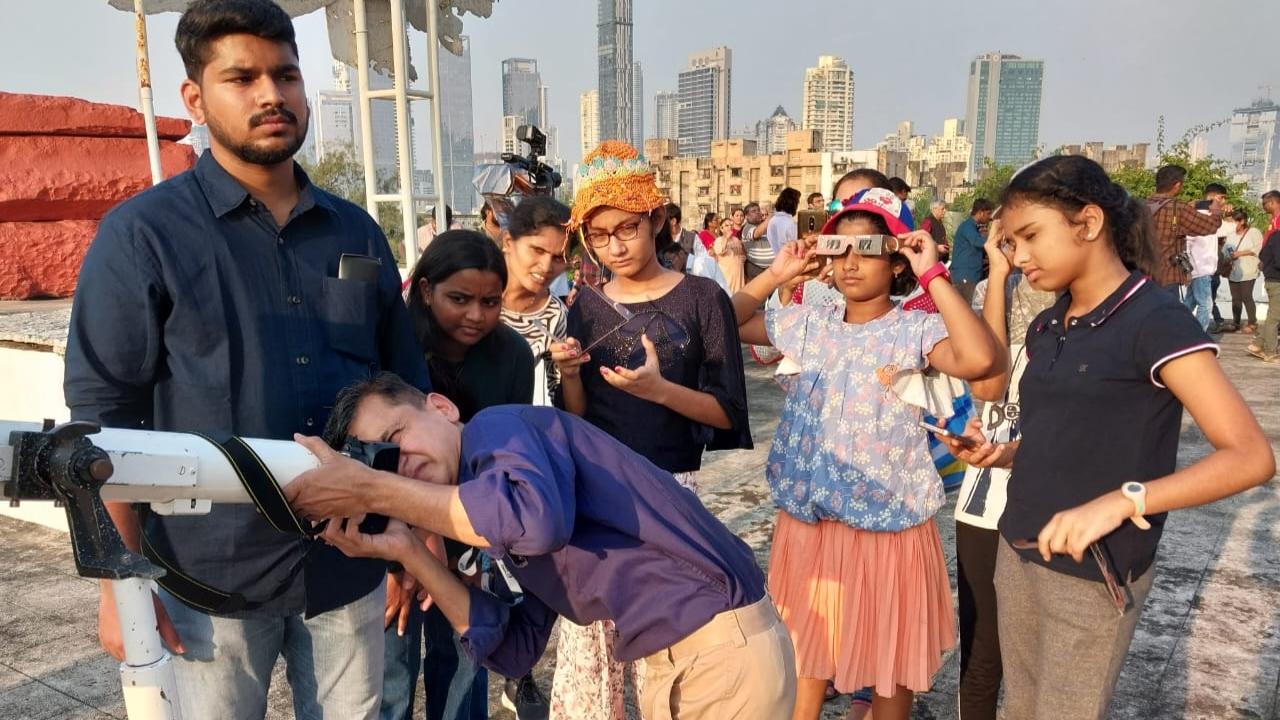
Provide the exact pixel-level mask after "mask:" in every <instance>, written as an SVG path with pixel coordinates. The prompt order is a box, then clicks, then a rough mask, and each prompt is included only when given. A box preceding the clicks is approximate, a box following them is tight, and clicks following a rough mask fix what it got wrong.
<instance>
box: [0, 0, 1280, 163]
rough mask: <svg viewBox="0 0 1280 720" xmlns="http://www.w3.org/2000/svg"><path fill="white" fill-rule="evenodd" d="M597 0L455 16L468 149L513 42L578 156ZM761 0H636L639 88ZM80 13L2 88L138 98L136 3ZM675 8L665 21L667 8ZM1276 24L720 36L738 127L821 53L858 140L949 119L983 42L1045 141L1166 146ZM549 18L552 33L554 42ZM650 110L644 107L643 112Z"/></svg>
mask: <svg viewBox="0 0 1280 720" xmlns="http://www.w3.org/2000/svg"><path fill="white" fill-rule="evenodd" d="M597 7H598V0H558V2H557V6H556V11H555V12H547V11H546V9H545V8H544V7H543V6H542V5H540V4H530V3H502V4H499V5H496V6H495V8H494V14H493V16H492V17H491V18H487V19H481V18H476V17H475V16H471V15H468V16H466V18H465V19H464V23H465V25H464V27H465V29H466V33H467V34H468V35H469V36H471V55H472V62H471V67H472V75H473V83H472V87H473V96H474V134H473V135H474V149H475V150H476V151H491V150H493V149H494V148H495V146H496V145H497V142H498V138H499V129H500V126H501V88H500V85H501V74H500V72H499V66H500V61H501V60H502V59H504V58H507V57H520V56H524V57H536V58H538V59H539V63H540V70H541V72H542V74H543V77H544V79H545V82H546V84H548V85H551V86H552V87H554V88H555V89H556V92H555V93H554V95H553V104H552V107H551V111H550V115H551V118H550V120H551V124H552V125H555V126H557V127H560V128H562V138H561V148H562V154H563V155H564V156H565V159H566V160H567V161H568V162H570V163H572V162H575V161H576V160H577V159H578V158H579V152H578V151H579V142H578V138H576V137H572V136H573V135H576V133H574V132H573V131H572V130H569V131H568V132H564V130H563V129H565V128H574V127H575V126H576V125H577V124H578V117H577V112H578V107H577V105H576V103H575V101H576V100H577V99H578V98H579V96H580V94H581V93H582V92H583V91H586V90H590V89H593V88H595V87H596V85H597V83H598V74H597V67H596V65H597V64H596V62H593V60H594V58H593V57H591V56H592V55H593V50H595V49H596V47H595V46H596V41H597V32H596V31H597V20H598V17H597V12H596V11H597ZM770 7H771V6H767V5H765V4H764V3H761V2H754V1H753V0H743V1H742V2H730V1H728V0H704V2H699V3H696V4H690V3H677V2H674V1H673V0H653V1H652V2H646V3H643V4H640V5H638V6H636V7H635V8H634V18H633V25H634V29H635V34H634V58H633V60H634V61H640V62H642V63H643V65H644V74H645V75H646V76H647V77H646V78H645V80H646V81H647V82H646V83H645V84H646V85H647V86H648V87H649V88H653V89H658V88H664V89H668V90H671V89H673V88H674V86H675V82H676V78H677V76H678V73H679V71H680V70H681V69H683V67H684V66H685V63H686V61H687V58H688V55H689V54H690V53H691V52H694V51H696V50H698V49H700V48H705V47H707V45H708V44H709V43H708V39H707V37H706V28H708V27H712V26H717V25H718V26H723V24H724V23H725V22H728V23H729V24H730V26H733V27H738V26H742V27H744V28H750V27H751V26H752V24H756V25H758V26H759V28H760V29H761V32H764V30H765V29H766V28H768V27H769V26H770V25H769V23H770V19H771V18H772V12H771V10H770V9H769V8H770ZM840 8H841V6H840V5H839V4H837V3H831V2H799V3H795V4H794V6H792V7H789V13H793V14H795V15H796V16H797V17H805V16H811V17H815V18H818V17H827V16H830V14H831V13H832V12H838V11H839V10H840ZM78 13H79V14H78V15H77V18H78V20H79V21H78V22H77V23H73V24H66V23H62V24H60V25H59V26H60V27H62V33H63V35H62V36H61V37H62V38H63V39H64V40H65V42H61V43H57V44H51V43H48V42H47V39H42V37H41V36H42V33H40V32H32V31H31V30H32V29H34V28H39V27H51V26H53V25H54V24H57V21H58V11H57V10H56V9H55V8H54V7H52V6H49V5H46V4H43V3H27V4H20V5H15V6H14V7H13V8H10V12H9V14H8V16H7V19H8V20H9V21H10V22H8V23H7V24H6V29H5V30H0V37H3V38H4V39H5V40H6V42H5V43H0V62H4V63H5V65H6V66H8V67H22V68H26V67H38V68H39V70H38V71H29V72H22V73H16V72H14V73H7V74H6V76H5V78H4V79H3V80H0V90H9V91H18V92H38V93H46V94H66V95H73V96H77V97H83V98H86V99H89V100H95V101H102V102H115V103H120V104H125V105H130V106H136V97H137V90H136V75H135V74H134V58H133V42H132V40H133V26H132V16H131V15H130V14H129V13H122V12H119V11H117V10H114V9H111V8H109V7H107V6H106V5H105V4H102V5H101V6H99V5H96V4H89V5H86V6H84V7H83V8H78ZM177 18H178V15H177V14H176V13H164V14H160V15H155V16H151V17H149V19H148V26H149V33H150V38H151V69H152V75H153V83H154V87H155V97H156V108H157V112H159V113H161V114H164V115H170V116H177V117H183V116H185V111H184V110H183V108H182V105H181V101H180V97H179V95H178V92H177V90H178V85H179V83H180V81H181V79H182V67H181V63H180V61H179V60H178V58H177V53H176V51H175V50H174V48H173V45H172V41H171V38H172V33H173V29H174V26H175V25H176V22H177ZM673 18H675V19H676V20H677V21H676V22H672V19H673ZM1190 18H1195V21H1194V23H1195V28H1196V29H1197V30H1198V31H1199V32H1200V33H1203V34H1212V33H1217V34H1219V35H1221V36H1224V37H1232V38H1233V47H1234V48H1236V50H1235V51H1233V56H1232V60H1231V71H1230V72H1225V73H1224V72H1221V71H1220V69H1219V68H1218V67H1216V66H1215V64H1214V63H1206V62H1204V61H1203V57H1202V54H1197V53H1190V52H1172V53H1170V52H1168V45H1167V41H1166V40H1165V38H1168V37H1173V36H1177V35H1178V34H1179V33H1185V31H1186V30H1187V29H1188V28H1189V27H1191V25H1190V24H1189V23H1190V22H1191V20H1190ZM996 19H999V22H998V23H995V22H994V21H995V20H996ZM1277 24H1280V5H1277V4H1274V3H1269V4H1261V5H1259V4H1256V3H1253V4H1251V3H1248V2H1239V1H1233V0H1227V1H1226V2H1224V3H1222V5H1221V7H1220V8H1218V9H1217V10H1216V11H1215V12H1213V13H1204V12H1202V11H1201V8H1200V6H1199V5H1198V4H1196V3H1194V2H1191V0H1173V1H1172V2H1170V3H1167V4H1166V7H1165V11H1164V12H1162V13H1156V14H1151V13H1147V12H1143V11H1141V10H1140V9H1137V8H1129V7H1126V6H1123V5H1116V4H1115V3H1104V2H1101V0H1082V2H1080V3H1076V4H1073V5H1072V6H1071V7H1070V8H1058V7H1056V6H1037V7H1035V8H1034V9H1028V8H1027V6H1025V4H1023V3H1018V2H1015V1H1014V0H995V1H991V2H981V3H977V4H975V5H974V6H973V7H971V8H967V9H966V11H965V12H956V13H947V14H945V15H944V16H942V17H940V18H939V21H938V22H931V23H920V24H918V25H915V26H913V30H912V33H913V34H912V43H911V47H912V50H911V51H910V54H909V55H910V57H909V59H905V58H904V59H903V60H902V61H900V62H897V63H894V64H893V71H892V72H886V71H884V70H883V69H881V68H883V67H885V66H886V64H885V60H886V58H892V57H896V56H898V55H901V54H902V53H903V52H904V50H903V47H904V46H903V44H902V38H901V37H896V36H895V35H894V34H893V33H889V32H880V31H876V30H875V28H877V27H880V28H890V27H898V26H900V25H901V20H900V17H899V13H898V11H895V10H894V9H892V8H882V7H879V6H869V7H868V8H866V9H865V12H864V13H863V14H862V15H860V18H859V22H858V23H826V24H819V25H817V26H816V27H817V28H818V29H817V30H815V31H813V32H809V33H807V34H806V35H805V36H804V42H803V43H801V42H795V43H781V44H778V45H776V46H771V47H770V50H769V52H767V53H766V52H761V51H760V50H759V48H758V47H754V46H752V45H751V44H750V42H749V41H748V40H747V39H745V38H746V37H748V36H749V35H750V33H749V31H746V30H744V32H742V33H740V36H741V38H742V39H739V37H727V38H725V40H726V41H727V43H728V45H729V47H730V48H731V49H739V50H741V52H740V53H737V57H735V58H734V60H735V67H734V79H733V88H732V93H733V96H734V103H733V108H732V113H733V117H734V118H737V124H739V125H742V124H744V123H745V122H747V121H750V122H754V121H756V120H759V119H762V118H766V117H768V116H769V113H770V112H771V111H772V110H773V109H774V108H776V107H777V106H778V105H782V106H783V107H785V108H795V109H796V110H795V112H796V118H797V119H799V116H800V115H801V112H800V111H799V108H801V105H802V103H801V100H802V93H803V87H802V84H803V83H802V80H803V73H804V70H805V68H807V67H811V66H813V65H814V63H815V59H816V58H817V57H818V56H819V55H820V54H834V55H837V56H839V57H843V58H844V59H845V60H846V61H847V62H848V64H849V67H850V68H851V69H852V70H853V71H854V73H855V74H856V75H857V85H858V87H857V112H856V115H857V128H858V131H857V145H858V146H859V147H868V146H870V145H872V144H873V141H874V139H875V138H879V137H882V136H883V135H885V134H886V133H888V132H891V131H892V130H893V128H894V127H895V126H896V124H897V123H898V122H899V121H901V120H903V119H911V120H913V121H915V123H916V125H917V127H919V128H920V129H921V131H923V132H926V133H927V134H935V133H938V132H939V131H940V130H941V129H942V123H943V121H944V120H945V119H946V118H948V117H961V116H963V114H964V111H965V101H966V98H965V93H966V89H967V70H968V67H969V63H970V62H971V61H972V60H973V58H974V57H976V56H978V55H980V54H983V53H986V52H990V51H993V50H997V49H998V50H1003V51H1006V52H1011V53H1014V54H1020V55H1023V56H1024V57H1034V58H1037V59H1042V60H1044V61H1045V63H1046V65H1047V66H1048V67H1049V68H1051V74H1050V75H1049V76H1047V77H1046V85H1045V93H1044V100H1043V107H1042V111H1041V123H1040V138H1039V140H1040V144H1041V145H1042V146H1044V147H1045V148H1046V149H1047V150H1051V149H1053V148H1055V147H1057V146H1059V145H1064V144H1073V143H1083V142H1087V141H1103V142H1106V143H1107V144H1132V143H1140V142H1152V143H1153V142H1154V140H1155V133H1156V126H1157V120H1158V118H1159V117H1160V116H1161V115H1163V116H1164V117H1165V120H1166V123H1165V124H1166V127H1167V137H1166V143H1171V142H1172V141H1174V140H1176V139H1177V138H1178V137H1179V136H1180V135H1181V134H1182V132H1183V131H1184V130H1185V129H1187V128H1190V127H1192V126H1195V125H1200V124H1202V123H1209V122H1214V121H1218V120H1229V119H1230V117H1231V115H1232V111H1233V110H1234V109H1236V108H1240V107H1247V106H1248V105H1250V104H1251V103H1252V102H1253V100H1254V99H1255V98H1257V97H1259V96H1261V95H1264V94H1265V93H1264V92H1262V91H1260V90H1259V86H1263V85H1267V84H1272V85H1275V86H1276V87H1280V82H1277V81H1278V80H1280V73H1278V72H1277V69H1276V68H1277V66H1276V64H1275V63H1274V60H1273V58H1272V57H1271V56H1270V54H1269V53H1268V52H1266V50H1265V48H1267V47H1268V46H1269V45H1268V43H1269V35H1268V33H1267V31H1266V29H1267V28H1270V27H1275V26H1276V25H1277ZM1134 25H1137V26H1140V27H1141V28H1142V32H1139V33H1132V34H1130V35H1127V36H1126V39H1125V42H1104V41H1102V40H1100V38H1101V37H1102V36H1103V35H1104V34H1105V33H1107V32H1115V31H1117V30H1116V29H1117V28H1120V27H1126V26H1134ZM295 26H296V27H297V29H298V42H299V47H300V51H301V52H300V55H301V64H302V67H303V73H304V77H306V78H307V80H308V94H309V95H314V93H315V92H316V91H318V90H321V89H325V84H326V83H327V81H328V75H329V72H328V68H329V63H330V56H329V52H328V51H329V47H328V35H327V29H326V27H325V22H324V16H323V13H311V14H309V15H305V16H302V17H299V18H297V19H295ZM551 33H553V34H554V36H555V37H557V38H560V39H558V40H556V41H554V42H552V41H549V40H548V39H547V38H548V37H550V36H551V35H549V34H551ZM410 35H411V37H410V51H411V53H412V61H413V62H414V65H415V66H416V68H417V70H418V73H419V75H420V76H422V75H423V70H424V53H423V41H422V36H421V34H420V33H417V32H416V31H412V32H411V33H410ZM798 38H799V36H798V35H797V39H798ZM55 45H56V47H55ZM735 45H737V46H738V47H736V48H735ZM443 57H444V53H442V58H443ZM584 58H588V59H587V61H586V62H584ZM1156 58H1159V59H1158V60H1157V59H1156ZM442 64H443V63H442ZM86 68H92V69H93V71H92V72H86V71H85V70H86ZM417 84H418V85H419V86H421V84H422V83H421V82H419V83H417ZM646 94H647V95H648V97H646V98H645V102H646V104H648V103H652V101H653V93H652V92H649V93H646ZM1272 97H1273V99H1274V98H1276V96H1275V95H1274V94H1273V96H1272ZM413 107H414V112H415V119H416V120H417V122H416V123H415V133H418V139H417V143H416V144H418V145H419V146H420V147H419V150H420V152H419V160H420V161H421V162H422V163H424V164H425V163H426V162H427V161H428V159H429V154H430V147H429V144H428V143H426V142H424V138H425V135H426V123H424V122H423V113H424V111H425V107H426V105H425V104H424V103H414V104H413ZM646 110H648V108H647V107H646ZM655 110H656V108H655ZM645 115H646V119H648V118H652V117H653V113H652V112H646V114H645ZM655 131H656V126H653V127H651V128H649V129H648V131H647V132H646V135H649V136H653V135H655V134H656V132H655ZM1153 147H1154V146H1153ZM1207 150H1208V151H1209V152H1211V153H1213V154H1214V155H1216V156H1218V157H1222V158H1227V157H1229V155H1230V143H1229V140H1228V127H1226V126H1224V127H1219V128H1217V129H1216V130H1214V131H1213V132H1212V133H1211V134H1210V135H1209V136H1208V138H1207ZM424 166H425V165H424Z"/></svg>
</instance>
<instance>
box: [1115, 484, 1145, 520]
mask: <svg viewBox="0 0 1280 720" xmlns="http://www.w3.org/2000/svg"><path fill="white" fill-rule="evenodd" d="M1120 492H1121V493H1123V494H1124V496H1125V497H1127V498H1129V500H1130V502H1132V503H1133V515H1131V516H1130V517H1129V519H1130V520H1132V521H1133V524H1134V525H1137V526H1138V527H1139V528H1141V529H1143V530H1150V529H1151V523H1149V522H1147V519H1146V518H1145V517H1143V516H1144V515H1146V514H1147V486H1146V485H1143V484H1142V483H1140V482H1127V483H1125V484H1124V485H1122V486H1121V487H1120Z"/></svg>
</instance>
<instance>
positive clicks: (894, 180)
mask: <svg viewBox="0 0 1280 720" xmlns="http://www.w3.org/2000/svg"><path fill="white" fill-rule="evenodd" d="M889 190H890V191H891V192H893V194H895V195H897V194H898V193H907V194H910V193H911V186H910V185H908V184H907V181H906V180H903V179H902V178H900V177H891V178H889Z"/></svg>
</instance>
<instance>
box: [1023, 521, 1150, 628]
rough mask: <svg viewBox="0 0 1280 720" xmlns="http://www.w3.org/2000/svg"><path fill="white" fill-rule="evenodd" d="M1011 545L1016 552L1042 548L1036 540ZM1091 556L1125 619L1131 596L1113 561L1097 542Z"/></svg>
mask: <svg viewBox="0 0 1280 720" xmlns="http://www.w3.org/2000/svg"><path fill="white" fill-rule="evenodd" d="M1010 544H1011V545H1012V546H1013V548H1014V549H1015V550H1035V549H1037V548H1039V547H1040V542H1039V541H1038V540H1036V539H1035V538H1030V539H1027V540H1014V541H1013V542H1012V543H1010ZM1089 555H1091V556H1092V557H1093V561H1094V562H1095V563H1097V564H1098V570H1099V571H1101V573H1102V583H1103V585H1105V586H1106V587H1107V596H1108V597H1109V598H1110V599H1111V605H1112V606H1113V607H1115V609H1116V612H1117V613H1118V614H1119V615H1120V616H1121V617H1123V616H1124V611H1125V610H1126V609H1127V608H1128V607H1129V595H1128V593H1127V592H1126V591H1125V589H1124V587H1123V586H1122V585H1120V582H1119V581H1118V580H1116V574H1115V572H1113V571H1112V570H1111V561H1110V560H1109V559H1108V558H1107V551H1106V550H1105V549H1104V548H1103V547H1102V546H1101V545H1099V544H1098V543H1096V542H1095V543H1089Z"/></svg>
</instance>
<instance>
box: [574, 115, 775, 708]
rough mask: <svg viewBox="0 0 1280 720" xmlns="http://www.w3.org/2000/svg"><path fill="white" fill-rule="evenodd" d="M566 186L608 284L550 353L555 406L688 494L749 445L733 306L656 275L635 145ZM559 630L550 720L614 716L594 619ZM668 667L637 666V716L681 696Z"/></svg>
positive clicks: (579, 303)
mask: <svg viewBox="0 0 1280 720" xmlns="http://www.w3.org/2000/svg"><path fill="white" fill-rule="evenodd" d="M574 187H575V194H574V202H573V214H572V217H571V219H570V227H571V229H572V230H574V231H576V234H577V236H578V239H579V241H580V242H582V243H583V248H584V251H585V252H586V253H587V254H588V255H590V256H591V258H592V259H594V260H595V261H596V262H597V263H598V264H599V265H600V266H602V267H603V269H604V271H605V272H604V274H605V275H606V277H607V278H608V281H607V282H605V283H604V284H603V286H602V287H598V288H597V287H594V286H591V285H587V286H585V287H584V288H583V289H582V290H580V291H579V293H578V297H577V300H576V301H575V303H574V305H573V307H571V308H570V310H569V337H568V339H567V340H566V341H565V342H563V343H558V344H556V345H553V346H552V359H553V360H554V361H555V362H556V364H557V365H558V367H559V369H560V376H561V396H562V399H563V404H564V409H566V410H568V411H570V412H572V413H574V414H577V415H581V416H583V417H584V418H586V419H587V420H588V421H590V422H591V423H593V424H595V425H596V426H598V427H600V428H601V429H603V430H605V431H606V432H608V433H609V434H611V435H613V436H614V437H615V438H617V439H618V440H620V441H621V442H623V443H624V444H625V445H627V446H628V447H630V448H631V449H633V450H635V451H636V452H638V453H640V454H641V455H643V456H645V457H646V458H647V459H648V460H649V461H650V462H652V463H654V464H655V465H657V466H658V467H660V468H662V469H663V470H666V471H667V472H670V473H672V474H673V475H674V476H675V477H676V479H677V480H678V481H679V482H681V484H683V485H685V487H688V488H689V489H690V490H695V489H696V485H695V479H696V474H697V471H698V469H699V468H700V467H701V464H702V453H703V451H704V450H706V449H712V450H723V449H735V448H750V447H751V434H750V428H749V427H748V424H747V399H746V383H745V379H744V377H743V366H742V352H741V349H740V346H739V343H738V329H737V323H736V321H735V319H734V315H733V307H732V305H731V304H730V302H729V298H728V296H727V295H726V294H725V293H724V292H723V291H722V290H721V289H720V287H719V285H717V284H716V283H715V282H714V281H712V280H708V279H706V278H701V277H697V276H694V275H685V274H683V273H680V272H676V271H674V270H668V269H666V268H663V267H662V264H661V263H660V262H659V260H658V255H657V251H656V248H655V237H656V235H657V234H658V231H659V230H661V228H662V226H663V223H664V220H665V211H664V208H663V202H664V198H663V197H662V193H661V192H659V190H658V187H657V184H656V182H655V177H654V171H653V169H652V168H651V167H650V166H649V164H648V163H647V162H646V161H645V159H644V158H643V157H641V156H640V154H639V153H638V152H637V151H636V150H635V148H633V147H631V146H630V145H627V144H626V143H623V142H621V141H617V140H609V141H605V142H604V143H602V144H601V145H600V147H598V148H597V149H596V150H594V151H592V152H591V153H590V154H588V155H587V157H586V158H585V159H584V160H583V163H582V166H581V168H580V169H579V171H578V174H577V177H576V178H575V182H574ZM653 501H654V502H657V503H661V502H664V500H663V498H653ZM560 629H561V633H560V641H559V645H558V648H557V652H556V672H555V680H554V682H553V685H552V696H551V716H552V718H553V720H554V719H555V718H592V719H593V720H612V719H614V718H617V719H618V720H621V719H622V718H625V709H624V706H623V695H622V687H623V678H624V675H625V674H626V672H625V671H626V669H625V668H624V667H623V666H622V665H620V664H618V663H615V662H614V661H613V658H612V657H611V655H612V652H611V650H610V649H609V648H610V647H611V645H612V635H613V633H612V629H611V628H610V627H608V626H607V625H604V624H602V623H596V624H595V625H592V626H590V627H580V626H577V625H573V624H572V623H561V624H560ZM788 652H789V650H788ZM664 665H665V667H664ZM680 667H681V665H680V662H678V661H677V663H676V665H675V666H674V667H672V666H671V665H670V663H666V664H660V663H653V662H651V663H648V667H647V671H646V679H645V682H644V690H645V692H644V696H645V697H644V699H643V702H642V707H648V706H650V705H651V703H656V705H653V706H654V707H657V706H662V707H667V706H670V707H673V708H674V707H675V706H676V705H679V704H680V703H682V702H684V700H682V699H681V698H692V697H693V695H692V694H691V693H688V692H685V693H681V692H680V685H681V683H682V682H683V681H682V680H680V679H675V681H674V685H673V676H672V675H671V673H673V672H677V671H678V669H679V668H680ZM788 671H790V670H789V669H788ZM664 672H665V673H666V676H665V677H664ZM655 673H657V676H656V677H655ZM786 682H787V683H788V686H790V685H789V684H790V683H791V680H790V679H788V680H786ZM655 694H661V695H663V696H664V697H657V696H656V695H655ZM666 695H670V698H669V699H667V698H665V696H666ZM787 697H789V696H787ZM779 703H781V705H785V708H783V711H782V713H781V714H780V715H779V714H773V715H771V714H770V712H772V710H770V708H772V709H774V710H776V709H778V707H781V705H779V706H777V707H775V706H772V705H771V706H770V708H762V709H760V710H759V713H760V714H759V715H758V717H761V718H765V717H781V716H785V715H788V714H790V702H789V700H788V699H787V698H782V699H779ZM723 716H724V717H729V716H730V715H723ZM732 716H733V717H739V715H737V714H733V715H732ZM742 717H748V716H746V715H744V716H742ZM749 717H757V715H756V714H752V715H749Z"/></svg>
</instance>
